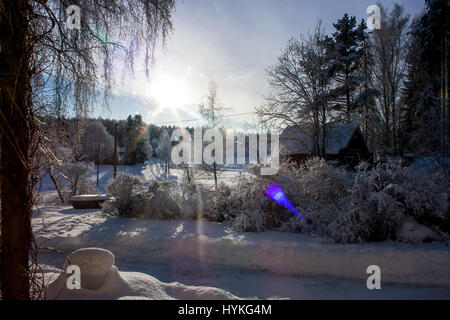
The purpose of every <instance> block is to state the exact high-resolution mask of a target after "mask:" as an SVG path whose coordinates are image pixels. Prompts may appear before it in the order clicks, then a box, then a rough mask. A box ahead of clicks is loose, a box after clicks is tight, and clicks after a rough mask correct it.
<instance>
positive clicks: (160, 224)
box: [33, 206, 450, 299]
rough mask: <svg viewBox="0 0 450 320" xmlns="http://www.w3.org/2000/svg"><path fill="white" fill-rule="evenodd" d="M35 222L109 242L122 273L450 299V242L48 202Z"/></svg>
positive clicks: (242, 292) (298, 291)
mask: <svg viewBox="0 0 450 320" xmlns="http://www.w3.org/2000/svg"><path fill="white" fill-rule="evenodd" d="M33 227H34V230H35V233H36V238H37V240H38V243H39V245H40V246H53V247H55V248H57V249H60V250H63V251H65V252H66V253H70V252H71V251H74V250H75V249H79V248H81V247H102V248H105V249H109V250H111V251H112V252H113V253H114V254H115V255H116V265H117V266H118V267H119V270H121V271H136V272H143V273H147V274H151V275H152V276H154V277H156V278H158V279H159V280H161V281H164V282H173V281H177V282H180V283H184V284H188V285H204V286H214V287H218V288H222V289H225V290H227V291H229V292H231V293H232V294H234V295H237V296H240V297H258V298H271V297H272V298H274V297H279V298H291V299H324V298H329V299H352V298H353V299H354V298H356V299H372V298H375V299H380V298H383V299H450V283H449V282H450V275H449V273H450V248H449V247H446V246H445V245H443V244H438V243H432V244H423V245H406V244H398V243H389V242H387V243H381V244H377V245H374V244H363V245H335V244H323V243H321V241H320V240H319V239H313V238H311V237H309V236H305V235H301V234H289V233H278V232H264V233H238V232H234V231H232V230H231V229H229V228H228V227H227V226H226V225H223V224H220V223H213V222H207V221H202V222H195V221H143V220H135V219H125V218H110V217H106V216H102V215H101V213H99V212H98V211H95V210H73V209H71V208H70V207H67V206H66V207H47V208H44V209H43V210H42V211H41V213H36V214H35V215H34V217H33ZM50 258H52V259H53V260H52V261H50V260H51V259H50ZM54 258H55V255H54V254H52V255H50V254H42V255H41V256H40V262H41V263H45V264H48V265H51V266H54V267H59V268H60V267H61V266H62V264H63V262H64V259H63V258H62V257H56V259H54ZM370 264H379V265H380V267H381V269H382V290H379V291H369V290H368V289H367V288H366V281H365V279H366V278H367V275H366V274H365V268H367V266H368V265H370ZM349 278H352V279H349ZM393 281H394V282H397V283H396V284H393V283H392V282H393ZM411 284H415V285H411ZM433 285H440V286H441V287H437V286H433Z"/></svg>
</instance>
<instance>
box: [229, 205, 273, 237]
mask: <svg viewBox="0 0 450 320" xmlns="http://www.w3.org/2000/svg"><path fill="white" fill-rule="evenodd" d="M232 228H233V230H235V231H239V232H262V231H264V230H265V229H266V228H265V226H264V213H263V212H261V211H259V210H254V211H246V212H245V213H244V212H243V213H241V214H240V215H238V216H237V217H236V218H235V219H233V224H232Z"/></svg>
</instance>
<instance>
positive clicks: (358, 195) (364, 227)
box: [329, 161, 445, 242]
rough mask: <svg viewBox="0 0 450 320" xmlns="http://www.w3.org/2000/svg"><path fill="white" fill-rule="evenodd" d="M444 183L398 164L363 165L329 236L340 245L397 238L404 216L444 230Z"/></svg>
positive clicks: (340, 206)
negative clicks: (370, 167) (442, 200)
mask: <svg viewBox="0 0 450 320" xmlns="http://www.w3.org/2000/svg"><path fill="white" fill-rule="evenodd" d="M443 184H445V183H444V181H443V179H442V177H438V176H427V175H423V174H422V175H421V174H419V172H418V171H417V170H415V169H414V168H412V167H402V166H401V165H400V163H399V162H396V161H389V162H387V163H386V164H383V165H381V166H378V167H376V168H374V169H372V170H367V166H360V167H359V168H358V172H357V174H356V177H355V181H354V183H353V185H352V188H351V190H350V192H349V194H348V195H347V196H346V197H344V198H342V199H341V201H340V205H339V208H340V210H339V213H338V215H337V218H336V219H335V220H334V221H333V222H332V223H331V224H330V225H329V233H330V235H331V236H332V237H333V238H334V239H335V240H336V241H338V242H363V241H382V240H386V239H396V238H397V234H398V231H399V228H400V222H401V220H402V219H403V217H404V216H411V217H413V218H414V219H416V220H417V221H418V222H419V223H421V224H424V225H429V226H431V225H436V226H438V227H441V226H443V225H444V224H445V223H444V219H443V218H441V217H443V212H442V208H441V207H442V205H441V201H440V197H439V195H440V194H441V189H440V187H439V186H441V187H442V185H443Z"/></svg>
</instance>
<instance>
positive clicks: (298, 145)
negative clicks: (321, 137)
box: [280, 123, 361, 155]
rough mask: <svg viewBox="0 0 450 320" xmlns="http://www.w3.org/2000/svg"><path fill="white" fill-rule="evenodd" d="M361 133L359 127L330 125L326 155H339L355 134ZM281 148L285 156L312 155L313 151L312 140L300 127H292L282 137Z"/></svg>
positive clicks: (355, 125)
mask: <svg viewBox="0 0 450 320" xmlns="http://www.w3.org/2000/svg"><path fill="white" fill-rule="evenodd" d="M357 131H358V132H361V130H360V128H359V125H358V124H355V123H350V124H330V125H328V126H327V133H326V141H325V153H326V154H329V155H338V154H339V152H340V151H341V150H342V149H345V148H347V146H348V144H349V142H350V140H351V138H352V137H353V135H354V134H355V132H357ZM280 148H281V149H282V150H283V151H282V152H283V154H284V155H294V154H310V153H311V152H312V150H313V147H312V142H311V138H310V137H309V136H307V135H306V134H305V133H304V132H303V131H302V129H301V128H300V127H298V126H290V127H287V128H286V129H284V131H283V133H282V134H281V135H280Z"/></svg>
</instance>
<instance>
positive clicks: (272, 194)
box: [265, 183, 310, 224]
mask: <svg viewBox="0 0 450 320" xmlns="http://www.w3.org/2000/svg"><path fill="white" fill-rule="evenodd" d="M265 194H266V196H268V197H269V198H270V199H272V200H273V201H275V202H276V203H278V204H281V205H282V206H283V207H285V208H286V209H288V210H290V211H292V212H293V213H295V214H296V215H297V216H298V217H299V218H300V219H302V220H303V222H305V223H307V224H310V222H309V220H308V219H306V218H305V217H303V215H302V214H301V213H300V212H298V211H297V209H295V207H294V206H293V205H292V203H291V202H290V201H289V199H288V197H287V196H286V194H285V193H284V191H283V189H281V187H280V186H279V185H278V184H276V183H272V184H271V185H269V186H268V187H267V189H266V192H265Z"/></svg>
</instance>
